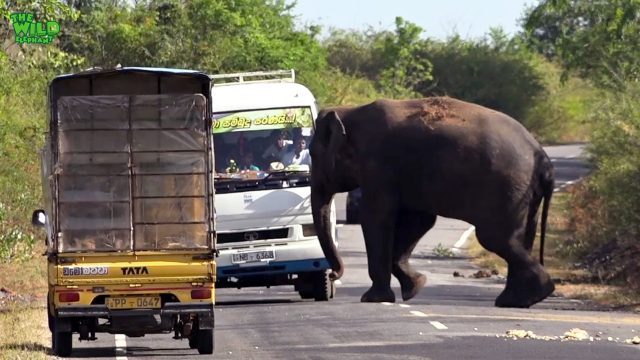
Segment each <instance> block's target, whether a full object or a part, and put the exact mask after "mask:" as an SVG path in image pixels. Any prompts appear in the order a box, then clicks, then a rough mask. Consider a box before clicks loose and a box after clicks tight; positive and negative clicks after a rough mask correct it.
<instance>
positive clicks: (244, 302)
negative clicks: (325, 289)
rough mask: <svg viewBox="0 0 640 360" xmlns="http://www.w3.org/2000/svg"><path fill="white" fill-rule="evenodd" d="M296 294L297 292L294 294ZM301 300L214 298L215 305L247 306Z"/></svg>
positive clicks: (289, 302)
mask: <svg viewBox="0 0 640 360" xmlns="http://www.w3.org/2000/svg"><path fill="white" fill-rule="evenodd" d="M296 295H297V294H296ZM297 302H302V301H300V300H297V301H294V300H292V299H251V300H226V301H220V300H216V306H249V305H274V304H293V303H297Z"/></svg>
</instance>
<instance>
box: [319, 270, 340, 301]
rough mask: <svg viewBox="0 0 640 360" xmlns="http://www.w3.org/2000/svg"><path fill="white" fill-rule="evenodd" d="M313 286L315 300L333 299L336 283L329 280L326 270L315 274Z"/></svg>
mask: <svg viewBox="0 0 640 360" xmlns="http://www.w3.org/2000/svg"><path fill="white" fill-rule="evenodd" d="M313 288H314V299H315V300H316V301H328V300H329V299H333V296H334V295H335V293H336V285H335V284H334V283H333V281H331V279H330V278H329V273H328V272H326V271H322V272H319V273H317V274H315V276H314V284H313Z"/></svg>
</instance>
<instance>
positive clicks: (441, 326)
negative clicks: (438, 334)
mask: <svg viewBox="0 0 640 360" xmlns="http://www.w3.org/2000/svg"><path fill="white" fill-rule="evenodd" d="M429 324H431V325H432V326H433V327H434V328H436V329H438V330H447V329H448V327H446V326H445V325H444V324H443V323H441V322H440V321H429Z"/></svg>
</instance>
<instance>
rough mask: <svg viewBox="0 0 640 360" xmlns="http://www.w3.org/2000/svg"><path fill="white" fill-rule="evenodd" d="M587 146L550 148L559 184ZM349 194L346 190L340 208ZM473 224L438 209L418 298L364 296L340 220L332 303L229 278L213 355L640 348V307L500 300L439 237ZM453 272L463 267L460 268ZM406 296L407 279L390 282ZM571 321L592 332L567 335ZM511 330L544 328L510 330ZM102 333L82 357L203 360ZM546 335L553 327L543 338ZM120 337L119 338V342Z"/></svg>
mask: <svg viewBox="0 0 640 360" xmlns="http://www.w3.org/2000/svg"><path fill="white" fill-rule="evenodd" d="M581 150H582V147H581V146H579V145H575V146H558V147H550V148H548V153H549V155H550V156H551V157H552V158H553V160H554V164H555V166H556V179H557V181H556V186H557V187H558V188H562V187H563V186H564V185H565V184H567V183H569V182H573V181H578V179H580V178H582V177H583V176H584V175H585V174H586V173H587V172H588V166H587V165H586V163H585V162H584V159H582V158H581ZM344 199H345V194H341V195H340V196H338V200H337V201H338V204H337V205H338V209H339V213H338V218H339V219H344ZM469 227H470V226H469V224H467V223H464V222H461V221H457V220H452V219H446V218H439V219H438V221H437V223H436V226H435V227H434V229H432V230H431V231H430V232H429V233H428V234H427V235H425V239H423V240H422V241H421V242H420V244H419V245H418V247H417V248H416V251H415V253H414V256H413V258H412V260H411V261H412V263H413V264H414V266H415V267H416V268H418V269H419V270H420V271H422V272H424V273H425V274H426V275H427V277H428V283H427V287H426V288H425V289H424V290H423V291H422V292H421V293H419V294H418V295H417V296H416V297H415V298H414V299H412V300H410V301H408V302H406V303H404V302H401V301H397V302H396V303H393V304H366V303H360V302H359V299H360V296H361V295H362V293H363V292H364V291H365V290H366V289H367V288H368V287H369V286H370V280H369V277H368V275H367V264H366V254H365V252H364V241H363V239H362V232H361V229H360V227H359V226H357V225H344V226H342V227H340V228H339V231H338V238H339V243H340V250H341V254H342V255H343V257H344V260H345V267H346V270H345V275H344V276H343V278H342V279H341V282H340V284H339V285H338V290H337V293H336V297H335V298H334V299H333V300H331V301H329V302H314V301H309V300H300V298H299V297H298V295H297V293H296V292H294V291H293V287H273V288H270V289H266V288H248V289H241V290H237V289H221V290H217V304H216V335H215V337H216V351H215V353H214V356H213V357H214V358H216V359H243V360H245V359H246V360H248V359H260V360H264V359H446V360H451V359H557V360H559V359H572V360H573V359H581V360H587V359H598V360H601V359H611V360H613V359H615V360H622V359H635V360H637V359H640V345H630V344H627V343H625V340H626V339H630V338H633V337H634V336H639V335H640V316H639V315H637V314H631V313H623V312H598V311H592V310H589V307H588V306H587V305H586V304H583V303H582V302H580V301H571V300H567V299H563V298H560V297H556V296H551V297H549V298H547V299H546V300H545V301H543V302H541V303H539V304H536V305H534V306H533V307H531V308H530V309H499V308H496V307H494V306H493V301H494V299H495V297H496V296H497V295H498V294H499V293H500V291H501V290H502V289H503V287H504V279H503V278H501V277H499V276H493V277H491V278H480V279H476V278H473V277H470V275H471V274H473V273H475V272H476V271H477V269H476V268H475V267H474V266H472V265H471V264H470V263H469V262H468V261H467V259H466V258H465V257H464V251H457V252H456V254H457V255H456V256H454V257H440V256H436V254H435V253H434V251H433V250H434V248H436V247H438V248H440V247H442V248H450V249H451V248H454V249H455V248H456V247H463V246H464V245H463V244H462V243H463V240H464V238H465V235H466V234H469V233H470V231H467V230H468V229H469ZM454 271H457V272H459V273H461V274H463V275H465V277H454V276H453V275H452V274H453V272H454ZM392 285H393V287H394V290H395V291H396V295H397V297H398V299H400V297H399V295H400V294H399V285H398V283H397V281H396V280H395V279H394V280H393V283H392ZM571 329H580V330H583V331H586V333H587V334H588V336H589V337H591V338H590V339H586V340H582V341H578V340H567V339H563V336H564V335H565V333H567V332H568V331H570V330H571ZM510 330H521V331H523V332H525V333H526V332H527V331H530V332H531V333H529V336H530V337H531V336H533V337H538V338H517V339H514V338H511V337H507V336H506V334H507V332H508V331H510ZM574 333H576V334H577V331H576V330H574ZM98 337H99V340H98V341H96V342H89V343H87V342H83V343H78V342H77V341H75V340H74V346H75V349H74V353H73V356H74V357H75V358H114V357H116V358H117V359H119V360H124V359H149V358H152V359H201V358H204V357H205V356H202V355H198V354H197V351H196V350H191V349H189V347H188V345H187V342H186V341H176V340H172V339H171V335H151V336H146V337H142V338H126V337H124V336H122V335H117V336H116V337H114V336H113V335H103V334H102V335H101V334H99V335H98ZM545 337H546V338H545ZM116 344H117V347H116Z"/></svg>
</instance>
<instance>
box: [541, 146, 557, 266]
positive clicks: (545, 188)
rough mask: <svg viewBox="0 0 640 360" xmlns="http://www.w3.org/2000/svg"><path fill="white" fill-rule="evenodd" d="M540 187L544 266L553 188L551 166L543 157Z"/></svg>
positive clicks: (542, 257)
mask: <svg viewBox="0 0 640 360" xmlns="http://www.w3.org/2000/svg"><path fill="white" fill-rule="evenodd" d="M540 177H541V179H540V185H541V188H542V195H543V203H542V218H541V219H540V265H544V236H545V233H546V231H547V216H548V214H549V203H550V202H551V196H552V195H553V188H554V186H555V181H554V175H553V164H551V161H550V160H549V158H548V157H546V156H545V161H544V170H543V171H542V173H541V174H540Z"/></svg>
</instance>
